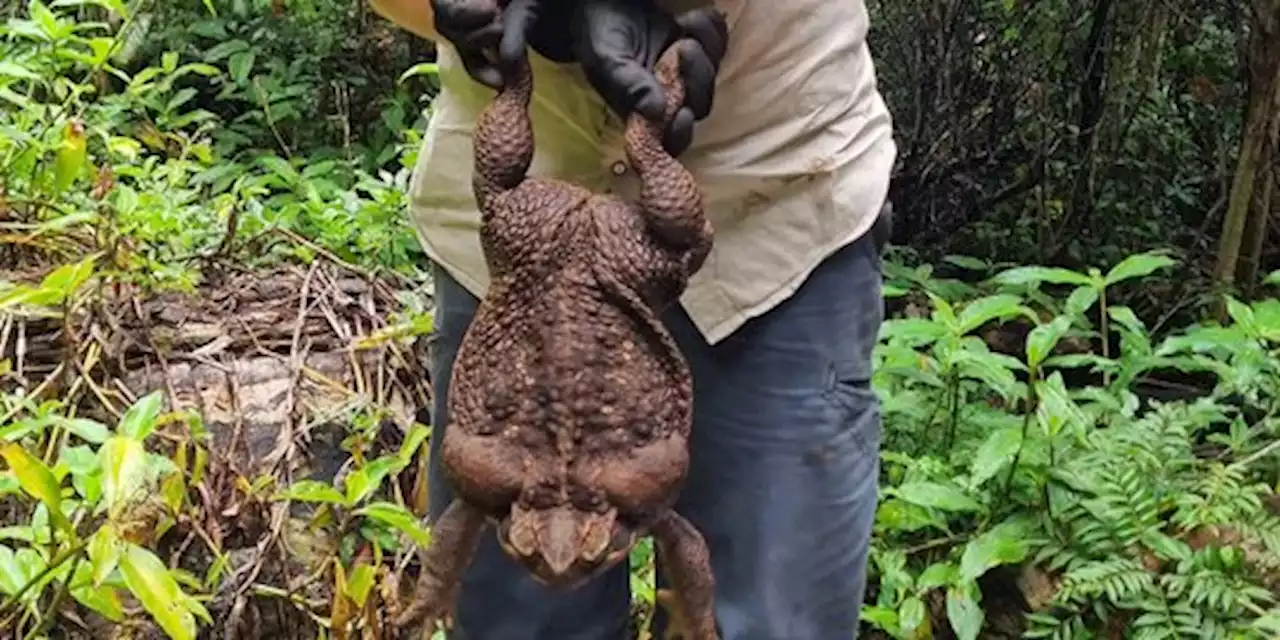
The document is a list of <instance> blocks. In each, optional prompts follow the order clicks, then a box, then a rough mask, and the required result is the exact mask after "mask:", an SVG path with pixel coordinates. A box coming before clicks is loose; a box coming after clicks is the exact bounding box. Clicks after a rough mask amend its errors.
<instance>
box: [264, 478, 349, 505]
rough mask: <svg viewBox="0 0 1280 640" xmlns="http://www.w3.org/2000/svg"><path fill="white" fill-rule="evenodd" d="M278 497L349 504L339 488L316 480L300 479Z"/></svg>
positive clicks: (301, 500) (279, 498)
mask: <svg viewBox="0 0 1280 640" xmlns="http://www.w3.org/2000/svg"><path fill="white" fill-rule="evenodd" d="M276 499H277V500H297V501H299V502H327V503H330V504H347V499H346V497H344V496H343V495H342V494H341V493H339V492H338V490H337V489H334V488H333V487H331V486H329V485H328V484H326V483H323V482H319V481H316V480H299V481H298V482H295V483H293V485H291V486H290V487H289V488H288V489H286V490H285V491H283V492H281V493H280V494H279V495H277V496H276Z"/></svg>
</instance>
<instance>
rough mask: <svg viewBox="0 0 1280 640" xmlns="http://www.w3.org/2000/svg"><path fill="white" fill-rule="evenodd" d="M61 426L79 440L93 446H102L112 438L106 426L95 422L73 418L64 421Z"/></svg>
mask: <svg viewBox="0 0 1280 640" xmlns="http://www.w3.org/2000/svg"><path fill="white" fill-rule="evenodd" d="M59 424H60V425H61V426H62V427H63V428H65V429H66V430H67V431H70V432H71V433H73V434H75V436H76V437H77V438H80V439H81V440H84V441H85V442H89V443H92V444H102V443H104V442H106V441H107V438H109V437H111V431H110V430H109V429H107V427H106V425H104V424H102V423H101V422H96V421H94V420H86V419H84V418H73V419H71V420H62V421H60V422H59Z"/></svg>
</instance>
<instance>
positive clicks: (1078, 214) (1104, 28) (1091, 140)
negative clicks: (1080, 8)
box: [1058, 0, 1115, 251]
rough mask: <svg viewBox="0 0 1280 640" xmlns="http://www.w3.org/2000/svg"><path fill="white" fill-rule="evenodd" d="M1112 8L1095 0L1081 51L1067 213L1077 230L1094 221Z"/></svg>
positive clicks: (1107, 0) (1108, 0)
mask: <svg viewBox="0 0 1280 640" xmlns="http://www.w3.org/2000/svg"><path fill="white" fill-rule="evenodd" d="M1113 7H1115V2H1114V1H1113V0H1094V2H1093V24H1092V25H1091V26H1090V28H1089V37H1088V40H1087V42H1086V44H1085V48H1084V51H1083V52H1082V59H1081V72H1082V73H1081V75H1082V82H1081V84H1080V94H1079V95H1080V117H1079V119H1078V120H1077V123H1076V124H1077V127H1078V130H1077V132H1076V154H1077V157H1078V158H1079V162H1080V166H1079V168H1078V169H1077V170H1076V174H1075V177H1074V179H1073V184H1072V187H1071V189H1072V193H1073V195H1072V197H1071V202H1070V209H1068V213H1067V220H1069V222H1068V223H1067V224H1069V225H1071V226H1072V227H1074V228H1075V229H1076V230H1083V229H1090V228H1091V227H1092V224H1093V217H1094V216H1093V205H1094V195H1095V188H1094V183H1095V182H1096V180H1095V178H1096V174H1097V150H1098V128H1099V126H1100V125H1101V124H1102V117H1103V114H1104V113H1105V111H1106V105H1107V96H1106V78H1107V66H1108V62H1109V61H1110V57H1111V32H1112V26H1113V24H1112V23H1113V15H1114V11H1113V10H1112V9H1113ZM1071 235H1075V234H1071ZM1071 235H1068V236H1067V237H1068V238H1069V237H1071ZM1067 242H1069V241H1067ZM1067 242H1063V245H1062V246H1059V247H1058V250H1059V251H1062V250H1065V249H1067V247H1066V246H1065V245H1066V244H1067Z"/></svg>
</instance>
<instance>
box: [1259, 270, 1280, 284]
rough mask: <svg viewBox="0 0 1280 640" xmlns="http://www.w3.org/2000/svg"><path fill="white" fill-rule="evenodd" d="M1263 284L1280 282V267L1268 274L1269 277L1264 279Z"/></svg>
mask: <svg viewBox="0 0 1280 640" xmlns="http://www.w3.org/2000/svg"><path fill="white" fill-rule="evenodd" d="M1262 284H1280V269H1276V270H1275V271H1272V272H1271V273H1269V274H1267V277H1266V278H1263V279H1262Z"/></svg>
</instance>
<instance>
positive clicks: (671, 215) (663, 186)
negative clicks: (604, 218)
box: [626, 42, 712, 275]
mask: <svg viewBox="0 0 1280 640" xmlns="http://www.w3.org/2000/svg"><path fill="white" fill-rule="evenodd" d="M681 44H682V43H680V42H677V43H676V44H674V45H672V46H671V47H670V48H669V49H668V50H667V51H666V52H665V53H664V54H663V55H662V58H660V59H659V60H658V63H657V65H656V66H655V67H654V73H655V74H656V75H657V77H658V80H659V82H661V84H662V88H663V90H664V91H665V93H666V118H667V119H669V118H671V117H673V116H674V115H675V113H676V111H677V110H678V109H679V107H680V105H681V104H682V103H683V101H684V86H683V84H681V81H680V58H679V56H680V48H681ZM663 128H664V126H663V123H661V122H650V121H648V120H646V119H645V117H644V116H643V115H641V114H640V113H639V112H637V113H633V114H632V115H631V116H630V119H629V120H628V121H627V129H626V153H627V158H628V159H629V160H630V162H631V164H632V166H633V167H635V169H636V174H637V175H638V176H639V178H640V199H639V201H638V202H637V203H636V204H637V205H639V207H640V208H641V209H642V210H643V211H644V216H645V222H646V224H647V225H648V227H649V229H650V231H651V232H652V233H653V234H654V235H655V236H656V237H657V238H658V239H659V240H660V241H661V242H662V243H663V244H664V245H666V246H667V247H668V248H669V249H671V250H673V251H675V252H677V253H679V254H682V255H686V256H688V257H687V258H686V259H685V262H686V264H687V266H686V271H687V274H686V275H691V274H692V273H694V272H696V271H697V270H698V269H700V268H701V267H702V262H703V261H704V260H705V259H706V257H707V252H709V251H710V249H711V242H712V230H711V225H710V224H709V223H708V222H707V217H706V212H705V211H704V210H703V198H702V191H701V189H700V188H699V187H698V183H697V181H696V180H695V179H694V177H693V174H691V173H690V172H689V170H688V169H686V168H685V167H684V165H682V164H680V162H679V161H677V160H676V159H675V158H673V157H671V155H670V154H668V153H667V151H666V149H665V148H663V146H662V132H663Z"/></svg>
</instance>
